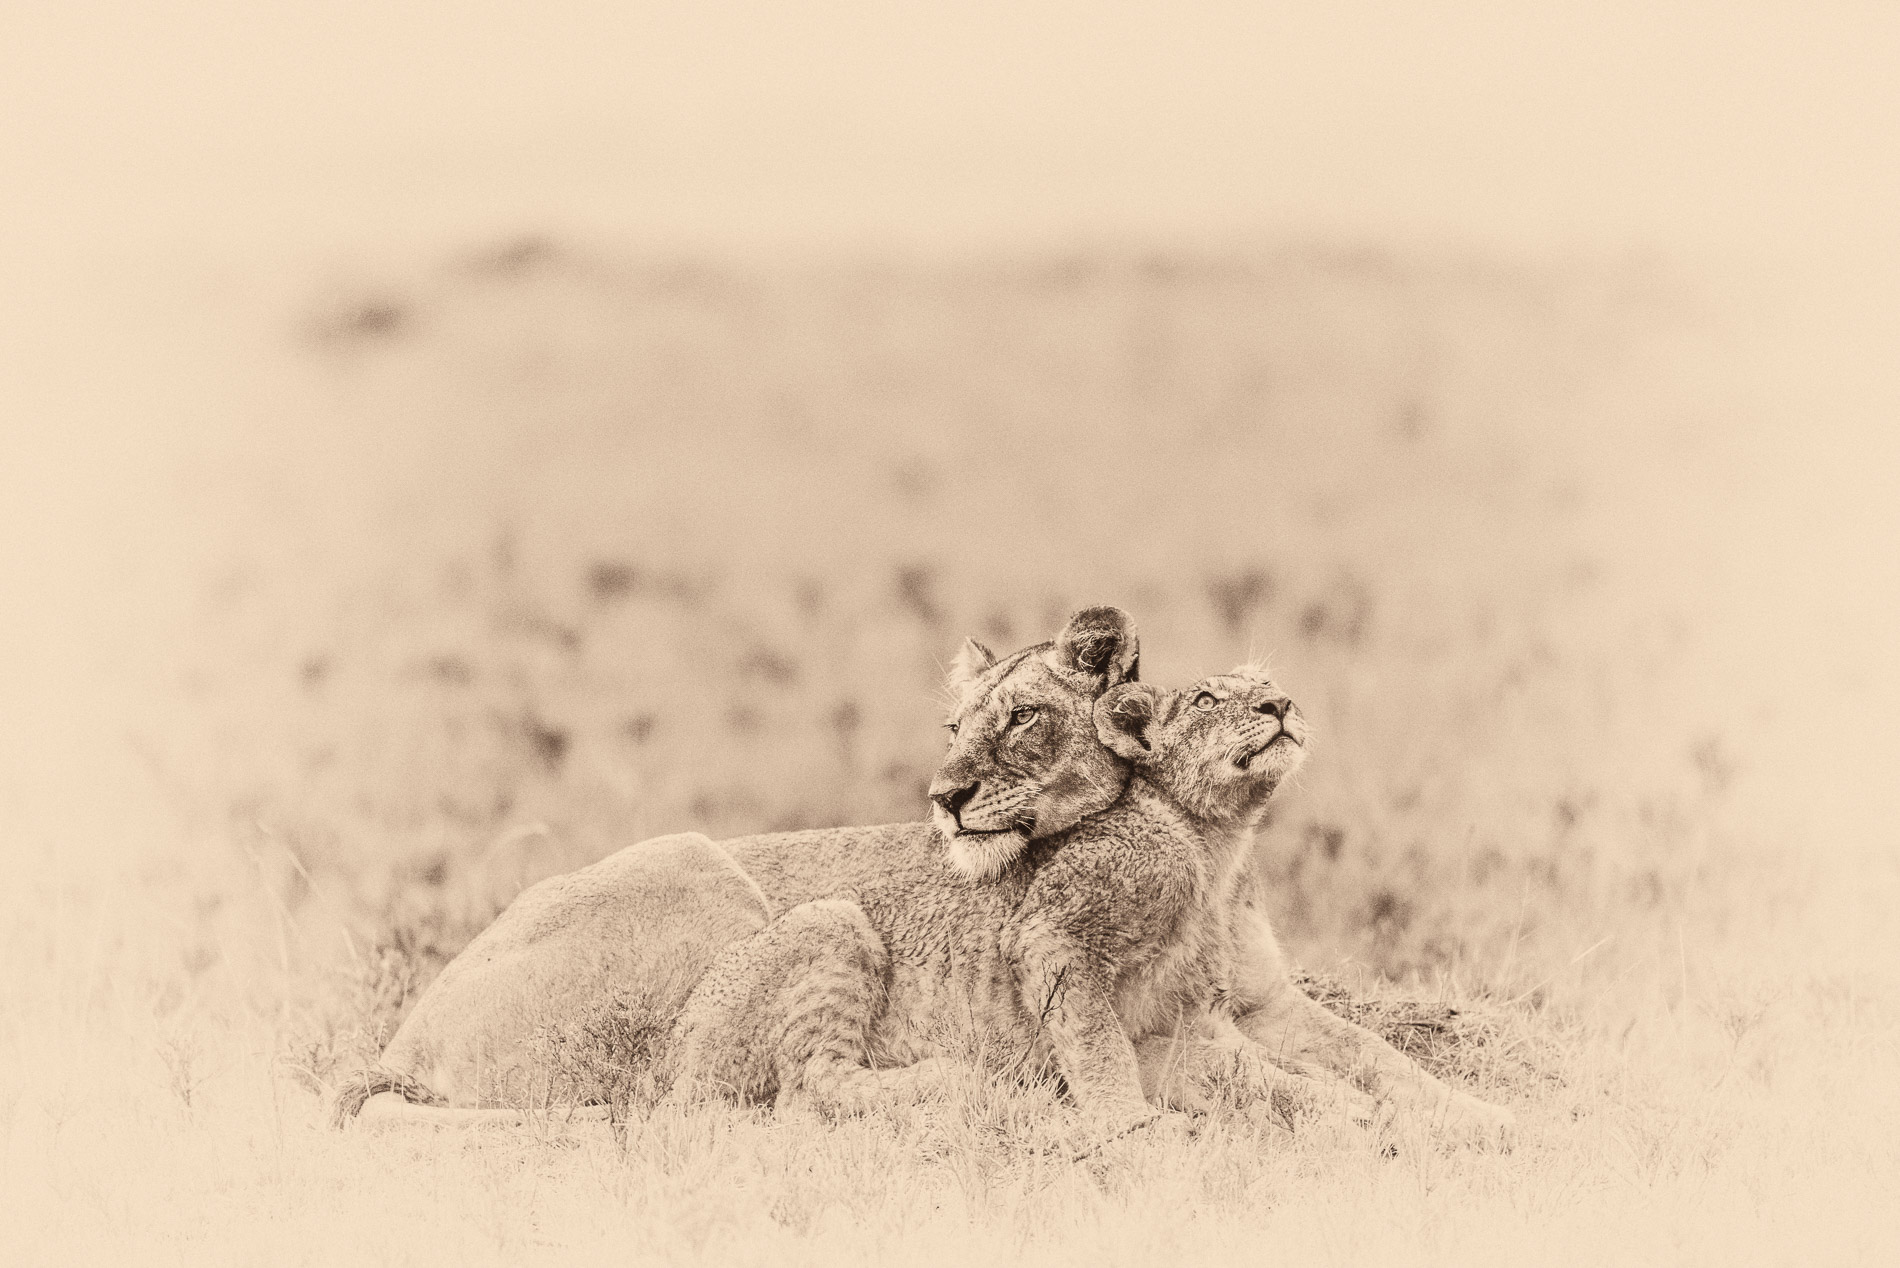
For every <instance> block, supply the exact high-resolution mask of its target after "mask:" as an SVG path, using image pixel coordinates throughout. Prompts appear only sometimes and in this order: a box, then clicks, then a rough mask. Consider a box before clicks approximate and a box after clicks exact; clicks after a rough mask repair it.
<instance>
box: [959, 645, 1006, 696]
mask: <svg viewBox="0 0 1900 1268" xmlns="http://www.w3.org/2000/svg"><path fill="white" fill-rule="evenodd" d="M994 664H996V653H995V652H993V651H991V650H990V649H989V648H987V647H985V646H983V644H981V643H979V642H977V641H976V640H975V639H973V638H966V639H964V640H963V646H962V647H959V648H957V654H956V655H955V656H954V657H953V658H951V661H950V690H952V691H954V692H956V693H957V694H958V695H962V694H963V691H964V688H966V687H968V686H969V685H970V684H971V683H973V682H975V681H976V680H977V678H978V677H979V676H980V675H981V674H982V673H983V671H984V670H986V669H988V668H990V667H991V666H992V665H994Z"/></svg>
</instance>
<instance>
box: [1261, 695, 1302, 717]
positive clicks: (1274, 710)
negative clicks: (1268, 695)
mask: <svg viewBox="0 0 1900 1268" xmlns="http://www.w3.org/2000/svg"><path fill="white" fill-rule="evenodd" d="M1292 707H1293V701H1292V700H1290V699H1288V698H1287V697H1285V696H1280V697H1279V698H1278V699H1274V700H1262V701H1261V702H1260V703H1259V704H1257V705H1255V706H1254V708H1255V709H1257V710H1259V711H1260V712H1261V713H1264V714H1267V715H1268V716H1269V717H1275V718H1278V719H1280V720H1281V721H1282V722H1284V721H1286V711H1287V710H1288V709H1291V708H1292Z"/></svg>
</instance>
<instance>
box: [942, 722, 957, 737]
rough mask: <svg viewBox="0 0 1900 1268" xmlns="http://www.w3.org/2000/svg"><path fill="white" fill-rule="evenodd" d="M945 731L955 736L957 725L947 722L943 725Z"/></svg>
mask: <svg viewBox="0 0 1900 1268" xmlns="http://www.w3.org/2000/svg"><path fill="white" fill-rule="evenodd" d="M943 729H944V730H946V731H948V732H950V734H952V735H955V734H956V733H957V724H956V723H954V722H946V723H944V724H943Z"/></svg>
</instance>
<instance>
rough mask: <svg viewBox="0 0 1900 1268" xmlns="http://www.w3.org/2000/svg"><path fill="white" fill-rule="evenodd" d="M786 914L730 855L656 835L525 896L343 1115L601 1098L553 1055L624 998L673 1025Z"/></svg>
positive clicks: (421, 1007)
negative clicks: (381, 1100)
mask: <svg viewBox="0 0 1900 1268" xmlns="http://www.w3.org/2000/svg"><path fill="white" fill-rule="evenodd" d="M775 914H777V913H776V911H775V909H774V908H773V907H772V906H771V904H769V903H768V902H767V901H766V899H765V896H764V895H763V894H761V893H760V892H759V889H758V886H756V885H755V884H753V883H752V880H751V879H750V878H749V877H748V876H747V875H746V874H745V872H744V871H743V870H742V869H741V868H740V867H739V866H738V865H737V864H736V863H735V862H734V861H733V859H732V856H731V855H730V854H729V853H727V851H726V850H725V849H724V848H722V847H721V846H719V845H716V844H714V843H713V842H712V841H710V840H708V839H707V838H706V837H704V836H702V835H700V834H699V833H697V832H688V833H681V834H679V835H676V836H665V837H657V838H654V839H653V840H650V841H644V842H642V843H640V844H639V845H636V846H631V847H629V848H627V849H625V850H621V851H619V852H618V853H615V854H612V855H609V856H608V857H607V858H604V859H602V860H601V861H600V862H598V863H595V864H593V865H592V866H591V867H584V868H582V869H580V870H579V871H577V872H571V873H569V874H567V875H564V876H553V877H549V878H548V879H547V880H544V881H542V882H540V883H539V884H537V885H534V886H531V887H530V888H528V889H527V890H524V891H523V892H522V893H521V895H520V896H519V897H518V898H516V899H515V901H514V902H513V903H511V904H509V906H508V909H507V910H506V911H504V912H502V913H501V915H499V916H497V917H496V918H495V921H494V923H493V924H491V925H489V926H488V927H487V928H486V929H484V930H482V932H481V933H480V934H478V935H477V936H476V938H475V940H474V941H472V942H470V943H469V944H468V946H466V947H464V948H463V949H462V952H461V954H459V955H457V956H456V957H455V959H453V960H452V961H450V962H449V965H448V967H446V968H444V969H443V970H442V973H441V976H439V977H437V978H436V979H435V981H434V982H433V983H431V984H430V986H429V989H428V990H427V991H425V992H424V993H423V996H422V998H421V999H420V1000H418V1001H417V1002H416V1006H415V1007H414V1008H413V1009H412V1010H411V1011H410V1013H409V1016H408V1017H407V1018H406V1019H405V1020H404V1021H403V1024H402V1025H401V1027H400V1028H398V1029H397V1031H396V1034H395V1037H394V1038H393V1039H391V1040H390V1042H389V1046H388V1047H387V1048H385V1049H384V1051H383V1054H382V1057H381V1059H380V1061H379V1062H378V1066H377V1068H376V1069H373V1070H369V1071H365V1072H364V1073H362V1074H361V1075H359V1076H358V1077H356V1078H354V1079H351V1080H350V1081H348V1082H347V1083H345V1085H344V1086H343V1087H342V1088H341V1089H340V1090H339V1092H338V1094H337V1102H336V1107H335V1110H336V1115H337V1118H338V1119H339V1121H340V1120H343V1119H347V1118H350V1117H353V1116H354V1115H355V1114H356V1112H357V1111H359V1110H360V1109H361V1108H362V1106H363V1104H364V1102H365V1100H366V1099H367V1098H369V1097H370V1096H373V1095H375V1094H377V1093H380V1092H394V1093H397V1094H399V1095H401V1096H402V1097H403V1098H404V1099H405V1100H409V1101H415V1102H419V1103H424V1104H440V1105H450V1106H513V1107H522V1106H538V1105H542V1104H545V1103H548V1102H550V1101H553V1102H556V1103H568V1104H576V1103H583V1102H587V1101H591V1100H595V1099H597V1098H598V1097H599V1096H600V1094H601V1091H602V1089H600V1088H598V1087H595V1086H591V1085H589V1084H588V1081H587V1078H586V1076H585V1075H584V1074H583V1075H581V1076H580V1077H579V1078H578V1080H577V1079H575V1078H573V1077H572V1076H567V1075H564V1074H560V1073H557V1072H556V1071H555V1070H553V1069H552V1068H551V1065H550V1063H549V1062H548V1061H547V1060H546V1059H545V1052H544V1049H545V1048H546V1047H547V1046H548V1044H550V1043H560V1042H562V1041H563V1040H564V1039H565V1038H567V1032H568V1031H569V1030H570V1029H571V1028H572V1026H573V1025H574V1024H575V1023H576V1022H577V1021H578V1019H581V1018H585V1017H587V1016H590V1015H592V1013H593V1012H594V1011H596V1010H597V1009H598V1008H599V1006H600V1005H601V1004H602V1003H604V1002H605V1001H606V1000H608V999H609V998H612V997H613V996H615V995H616V994H621V995H625V994H626V993H627V992H629V991H632V992H633V993H634V994H635V995H636V996H637V1006H639V1007H641V1008H642V1009H644V1010H647V1011H649V1012H650V1013H651V1014H652V1015H653V1016H655V1017H663V1018H665V1019H666V1020H667V1022H668V1023H670V1022H671V1020H672V1018H673V1017H674V1016H676V1015H677V1014H678V1012H679V1010H680V1007H681V1005H682V1004H683V1003H684V1002H685V1000H686V997H687V995H688V993H689V992H691V990H692V989H693V987H694V985H695V984H696V983H697V982H698V981H699V979H700V978H701V977H702V976H703V975H704V974H705V971H706V969H707V967H708V966H709V965H710V964H711V963H712V961H713V959H714V957H715V956H716V955H717V954H718V952H719V950H720V949H721V948H722V947H724V946H725V945H727V944H728V943H730V942H733V941H735V940H737V939H739V938H742V937H745V936H746V935H747V934H751V933H756V932H758V931H759V930H760V929H763V928H764V927H765V926H766V924H767V923H768V922H769V921H770V920H771V919H772V917H773V916H774V915H775Z"/></svg>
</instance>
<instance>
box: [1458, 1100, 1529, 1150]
mask: <svg viewBox="0 0 1900 1268" xmlns="http://www.w3.org/2000/svg"><path fill="white" fill-rule="evenodd" d="M1443 1122H1444V1128H1445V1131H1446V1132H1447V1133H1448V1134H1449V1135H1451V1136H1454V1137H1456V1138H1457V1139H1458V1140H1460V1141H1463V1142H1466V1143H1468V1144H1474V1145H1483V1146H1486V1147H1488V1148H1496V1149H1509V1148H1510V1147H1511V1144H1512V1141H1513V1140H1514V1139H1515V1138H1516V1135H1517V1115H1516V1114H1513V1113H1512V1112H1511V1111H1510V1110H1508V1109H1505V1108H1504V1107H1503V1106H1502V1105H1493V1104H1491V1103H1490V1102H1489V1101H1481V1100H1479V1099H1478V1098H1477V1097H1475V1096H1469V1095H1467V1094H1465V1093H1463V1092H1454V1093H1452V1096H1451V1100H1450V1102H1449V1103H1448V1104H1447V1105H1446V1106H1445V1113H1444V1119H1443Z"/></svg>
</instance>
